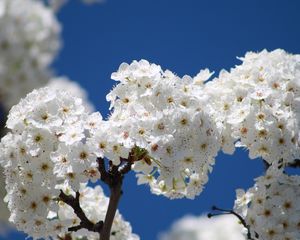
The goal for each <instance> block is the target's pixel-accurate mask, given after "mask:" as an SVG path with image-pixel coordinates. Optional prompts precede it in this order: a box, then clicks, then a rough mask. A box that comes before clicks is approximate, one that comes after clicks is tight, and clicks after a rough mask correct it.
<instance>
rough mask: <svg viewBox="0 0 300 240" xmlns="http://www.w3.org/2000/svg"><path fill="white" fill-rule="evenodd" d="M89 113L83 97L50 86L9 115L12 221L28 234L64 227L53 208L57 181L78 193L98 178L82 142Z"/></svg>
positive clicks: (5, 155) (5, 152)
mask: <svg viewBox="0 0 300 240" xmlns="http://www.w3.org/2000/svg"><path fill="white" fill-rule="evenodd" d="M86 118H87V114H86V112H85V109H84V107H83V105H82V102H81V99H79V98H74V97H72V96H70V95H68V94H67V93H65V92H62V91H57V90H54V89H51V88H42V89H40V90H34V91H33V92H32V93H30V94H28V95H27V97H26V98H25V99H22V100H21V101H20V103H19V104H18V105H15V106H14V107H13V108H12V109H11V111H10V113H9V116H8V121H7V127H8V128H9V129H10V130H11V132H10V133H8V134H7V135H6V136H5V137H4V138H2V141H1V149H2V151H1V157H0V159H1V160H0V163H1V165H2V166H3V167H4V168H5V176H6V190H7V193H8V195H7V197H6V200H7V201H8V207H9V210H10V212H11V216H10V221H11V222H13V223H14V224H15V225H16V226H17V228H18V229H19V230H22V231H24V232H26V233H28V234H29V235H30V236H33V237H36V238H39V237H47V236H51V235H53V234H56V232H57V231H58V232H59V231H60V230H61V229H63V227H67V226H68V225H67V223H65V222H62V221H59V220H58V219H52V218H49V213H50V211H53V212H57V210H58V205H57V202H56V201H55V198H57V197H58V195H59V193H60V192H59V188H60V185H61V184H64V185H68V186H70V187H72V189H73V190H75V191H77V190H78V189H79V187H80V183H85V182H87V181H88V180H90V179H91V180H93V178H95V179H97V178H99V172H98V171H97V168H96V167H97V163H96V156H95V155H93V154H92V153H91V152H90V150H89V149H88V148H87V146H85V145H84V143H83V141H84V138H85V131H87V129H86V127H87V128H88V126H85V121H84V119H86Z"/></svg>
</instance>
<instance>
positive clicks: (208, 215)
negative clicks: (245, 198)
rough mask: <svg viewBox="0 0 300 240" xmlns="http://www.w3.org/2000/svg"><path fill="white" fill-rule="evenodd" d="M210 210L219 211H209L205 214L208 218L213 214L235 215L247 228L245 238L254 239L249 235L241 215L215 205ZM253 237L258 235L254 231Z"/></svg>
mask: <svg viewBox="0 0 300 240" xmlns="http://www.w3.org/2000/svg"><path fill="white" fill-rule="evenodd" d="M212 210H213V211H219V213H209V214H207V217H208V218H211V217H214V216H218V215H224V214H232V215H234V216H235V217H237V218H238V219H239V221H240V222H241V224H242V225H243V226H244V227H245V228H246V229H247V238H248V239H249V240H254V238H252V236H251V231H250V226H249V225H248V224H247V223H246V221H245V219H243V218H242V216H241V215H239V214H237V213H236V212H235V211H233V210H227V209H221V208H218V207H216V206H213V207H212ZM255 237H256V238H258V237H259V236H258V234H257V233H256V232H255Z"/></svg>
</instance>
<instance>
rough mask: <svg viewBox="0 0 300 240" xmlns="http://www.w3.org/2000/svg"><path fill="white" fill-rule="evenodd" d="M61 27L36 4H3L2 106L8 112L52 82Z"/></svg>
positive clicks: (23, 0) (26, 0) (24, 0)
mask: <svg viewBox="0 0 300 240" xmlns="http://www.w3.org/2000/svg"><path fill="white" fill-rule="evenodd" d="M59 34H60V24H59V23H58V22H57V20H56V17H55V15H54V14H53V12H52V11H51V9H49V8H47V7H46V6H44V5H43V3H41V2H39V1H35V0H1V4H0V53H1V54H0V104H1V105H3V107H4V108H5V110H6V111H8V110H9V109H10V107H11V106H12V105H14V104H16V103H17V102H18V101H19V100H20V98H21V97H24V96H25V95H26V94H27V93H28V92H30V91H32V89H33V88H37V87H41V86H43V85H45V83H46V82H47V81H48V79H49V76H50V72H49V69H48V67H49V65H50V64H51V63H52V60H53V58H54V57H55V55H56V53H57V50H58V49H59V46H60V39H59Z"/></svg>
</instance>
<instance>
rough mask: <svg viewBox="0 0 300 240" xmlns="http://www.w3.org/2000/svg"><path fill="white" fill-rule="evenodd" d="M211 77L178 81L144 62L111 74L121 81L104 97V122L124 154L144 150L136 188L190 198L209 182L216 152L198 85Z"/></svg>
mask: <svg viewBox="0 0 300 240" xmlns="http://www.w3.org/2000/svg"><path fill="white" fill-rule="evenodd" d="M209 77H210V74H209V73H208V71H207V70H204V71H202V72H201V73H200V74H198V75H197V76H196V78H195V79H193V78H191V77H189V76H184V77H183V78H179V77H177V76H175V75H174V74H173V73H172V72H170V71H168V70H167V71H162V69H161V67H160V66H158V65H155V64H150V63H149V62H147V61H146V60H141V61H139V62H137V61H133V62H132V63H131V64H130V65H128V64H126V63H122V64H121V66H120V67H119V70H118V72H115V73H113V74H112V79H114V80H116V81H119V82H120V83H119V84H118V85H117V86H116V87H115V88H114V89H113V90H112V91H111V92H110V93H109V94H108V95H107V100H109V101H111V108H113V112H112V114H111V116H110V118H109V121H108V123H109V125H110V129H114V132H113V134H112V135H114V137H116V136H117V141H118V142H119V145H120V146H119V147H118V150H119V149H120V152H121V153H123V154H124V155H128V151H130V149H131V148H133V147H134V146H138V147H139V148H141V149H145V150H146V151H147V153H148V154H147V156H146V157H145V158H144V159H143V160H142V161H138V162H136V163H135V165H134V170H135V171H136V172H138V174H137V177H138V183H139V184H144V183H149V185H150V186H151V190H152V192H153V193H155V194H163V195H165V196H168V197H170V198H181V197H188V198H194V197H195V196H196V195H198V194H199V193H200V192H201V191H202V188H203V185H204V184H205V183H206V182H207V180H208V172H209V171H211V169H212V165H213V164H214V161H215V159H214V158H215V156H216V155H217V153H218V151H219V149H220V137H219V132H218V129H217V127H216V124H214V121H213V119H212V118H211V116H210V115H209V111H208V110H207V109H206V107H205V104H206V101H207V98H206V97H205V94H204V92H203V91H202V85H201V84H199V82H201V78H202V82H203V81H205V80H207V78H209ZM203 78H204V79H203ZM123 149H124V150H123ZM126 150H127V151H126ZM119 156H120V155H119V154H118V155H117V159H118V158H119ZM121 157H122V156H121Z"/></svg>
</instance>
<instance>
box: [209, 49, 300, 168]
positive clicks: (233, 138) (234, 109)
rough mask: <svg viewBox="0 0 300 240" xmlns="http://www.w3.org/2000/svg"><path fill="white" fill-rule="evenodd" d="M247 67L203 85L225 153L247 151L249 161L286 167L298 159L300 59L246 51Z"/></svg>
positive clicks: (275, 53)
mask: <svg viewBox="0 0 300 240" xmlns="http://www.w3.org/2000/svg"><path fill="white" fill-rule="evenodd" d="M240 59H241V60H242V61H243V63H242V64H241V65H239V66H236V67H235V68H233V69H231V71H230V72H227V71H225V70H223V71H222V72H221V73H220V75H219V77H218V78H216V79H214V80H213V81H211V82H207V83H206V84H205V91H206V92H207V94H209V95H210V102H211V105H212V107H213V108H214V109H215V119H216V121H218V122H219V123H220V125H223V130H222V132H223V133H222V141H223V150H224V152H226V153H233V152H234V143H235V145H236V146H237V147H246V148H247V149H248V150H249V157H250V158H251V159H253V158H258V157H261V158H263V159H264V160H265V161H267V162H268V163H269V164H272V163H273V162H275V163H277V162H279V161H282V162H283V163H284V164H287V163H290V162H293V161H294V159H297V158H299V155H300V154H299V153H300V148H299V145H300V144H299V127H300V125H299V124H300V122H299V119H300V115H299V109H300V108H299V103H300V55H292V54H288V53H286V52H285V51H284V50H281V49H277V50H274V51H272V52H268V51H266V50H264V51H262V52H260V53H253V52H248V53H247V54H246V56H245V57H243V58H240Z"/></svg>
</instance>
